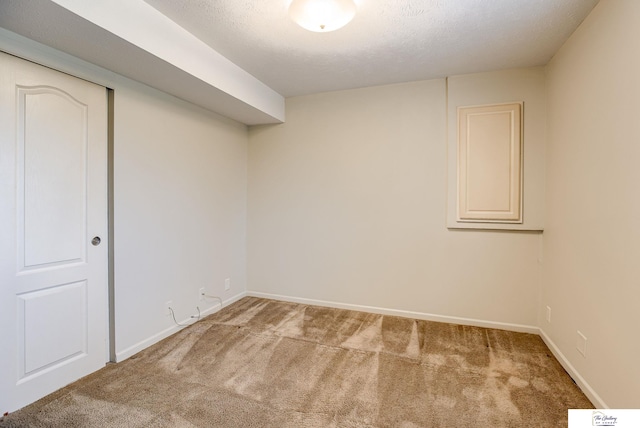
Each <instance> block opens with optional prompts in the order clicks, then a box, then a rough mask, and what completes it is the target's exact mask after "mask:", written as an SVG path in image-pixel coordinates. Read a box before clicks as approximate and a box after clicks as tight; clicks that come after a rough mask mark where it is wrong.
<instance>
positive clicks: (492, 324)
mask: <svg viewBox="0 0 640 428" xmlns="http://www.w3.org/2000/svg"><path fill="white" fill-rule="evenodd" d="M246 295H247V296H252V297H261V298H264V299H272V300H282V301H285V302H292V303H302V304H308V305H316V306H326V307H330V308H338V309H349V310H354V311H363V312H372V313H376V314H381V315H394V316H399V317H405V318H415V319H422V320H426V321H436V322H445V323H449V324H460V325H471V326H475V327H486V328H496V329H500V330H509V331H516V332H520V333H532V334H537V335H539V336H540V337H541V338H542V340H543V341H544V343H545V344H546V345H547V346H548V347H549V349H550V350H551V352H552V353H553V355H554V356H555V357H556V359H557V360H558V361H559V362H560V364H561V365H562V367H563V368H564V369H565V370H566V371H567V373H568V374H569V376H571V378H572V379H573V380H574V381H575V382H576V384H577V385H578V387H579V388H580V389H581V390H582V392H583V393H584V394H585V395H586V396H587V398H588V399H589V400H590V401H591V403H592V404H593V405H594V406H595V407H596V408H598V409H608V408H609V406H607V405H606V403H605V402H604V401H603V400H602V398H600V396H599V395H598V394H597V393H596V392H595V390H594V389H593V388H592V387H591V385H589V383H588V382H587V381H586V380H585V379H584V378H583V377H582V376H581V375H580V373H578V371H577V370H576V369H575V367H573V365H572V364H571V363H570V362H569V360H568V359H567V358H566V357H565V356H564V354H563V353H562V352H560V349H559V348H558V347H557V346H556V344H555V343H554V342H553V341H552V340H551V339H550V338H549V336H547V334H546V333H545V332H544V330H542V329H541V328H539V327H535V326H529V325H522V324H510V323H502V322H496V321H485V320H477V319H473V318H461V317H452V316H446V315H434V314H428V313H423V312H412V311H403V310H397V309H387V308H380V307H375V306H364V305H355V304H349V303H339V302H331V301H325V300H316V299H305V298H301V297H292V296H283V295H279V294H269V293H261V292H257V291H247V293H246Z"/></svg>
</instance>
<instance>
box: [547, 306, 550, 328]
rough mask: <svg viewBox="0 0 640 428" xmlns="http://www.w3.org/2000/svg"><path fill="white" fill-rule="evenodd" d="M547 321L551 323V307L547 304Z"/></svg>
mask: <svg viewBox="0 0 640 428" xmlns="http://www.w3.org/2000/svg"><path fill="white" fill-rule="evenodd" d="M547 322H548V323H549V324H551V307H550V306H547Z"/></svg>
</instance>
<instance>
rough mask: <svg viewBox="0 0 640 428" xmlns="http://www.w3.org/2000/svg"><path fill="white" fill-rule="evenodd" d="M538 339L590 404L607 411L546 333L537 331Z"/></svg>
mask: <svg viewBox="0 0 640 428" xmlns="http://www.w3.org/2000/svg"><path fill="white" fill-rule="evenodd" d="M539 330H540V332H539V334H540V337H541V338H542V340H543V341H544V343H545V344H546V345H547V346H548V347H549V349H550V350H551V352H552V353H553V356H554V357H556V359H557V360H558V361H559V362H560V364H561V365H562V367H563V368H564V369H565V370H566V372H567V373H569V376H571V378H572V379H573V380H574V382H575V383H576V384H577V385H578V387H579V388H580V389H581V390H582V392H584V395H586V396H587V398H588V399H589V400H590V401H591V403H592V404H593V405H594V406H595V407H596V408H597V409H608V408H609V406H607V404H606V403H605V402H604V400H602V398H600V396H599V395H598V393H597V392H596V391H595V390H594V389H593V388H592V387H591V385H589V383H588V382H587V381H586V380H585V379H584V378H583V377H582V376H581V375H580V373H578V371H577V370H576V368H575V367H573V365H572V364H571V363H570V362H569V359H568V358H567V357H566V356H565V355H564V354H563V353H562V352H561V351H560V348H558V346H557V345H556V344H555V343H554V342H553V340H551V338H550V337H549V336H547V333H545V331H544V330H543V329H539Z"/></svg>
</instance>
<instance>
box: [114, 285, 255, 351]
mask: <svg viewBox="0 0 640 428" xmlns="http://www.w3.org/2000/svg"><path fill="white" fill-rule="evenodd" d="M246 295H247V293H246V292H244V291H243V292H241V293H239V294H236V295H235V296H232V297H230V298H228V299H226V300H223V301H222V304H220V303H216V304H215V305H213V306H212V307H210V308H208V309H206V310H204V311H202V312H201V313H200V316H201V317H205V316H207V315H210V314H213V313H215V312H218V311H219V310H220V309H222V308H224V307H226V306H229V305H230V304H232V303H234V302H237V301H238V300H240V299H242V298H243V297H245V296H246ZM190 321H192V319H191V318H187V319H185V320H181V321H178V322H179V323H180V324H187V323H189V322H190ZM190 324H193V322H192V323H190ZM183 328H184V327H181V326H177V325H173V326H171V327H169V328H167V329H165V330H162V331H161V332H159V333H157V334H154V335H153V336H151V337H149V338H147V339H145V340H142V341H140V342H138V343H136V344H135V345H133V346H130V347H128V348H127V349H124V350H122V351H120V352H116V354H115V355H116V360H115V362H116V363H119V362H121V361H124V360H126V359H127V358H129V357H131V356H132V355H135V354H137V353H138V352H140V351H142V350H143V349H145V348H148V347H149V346H151V345H153V344H155V343H158V342H160V341H161V340H162V339H165V338H167V337H169V336H171V335H172V334H175V333H177V332H178V331H180V330H182V329H183Z"/></svg>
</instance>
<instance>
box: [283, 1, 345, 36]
mask: <svg viewBox="0 0 640 428" xmlns="http://www.w3.org/2000/svg"><path fill="white" fill-rule="evenodd" d="M355 14H356V5H355V3H354V2H353V0H293V1H292V2H291V4H290V5H289V16H291V19H293V20H294V21H295V22H296V23H297V24H298V25H299V26H301V27H302V28H305V29H307V30H309V31H315V32H318V33H326V32H329V31H334V30H337V29H338V28H342V27H344V26H345V25H347V24H348V23H349V22H350V21H351V20H352V19H353V16H354V15H355Z"/></svg>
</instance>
